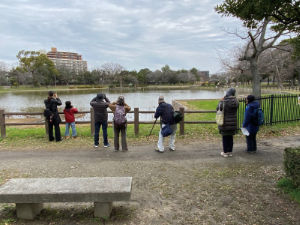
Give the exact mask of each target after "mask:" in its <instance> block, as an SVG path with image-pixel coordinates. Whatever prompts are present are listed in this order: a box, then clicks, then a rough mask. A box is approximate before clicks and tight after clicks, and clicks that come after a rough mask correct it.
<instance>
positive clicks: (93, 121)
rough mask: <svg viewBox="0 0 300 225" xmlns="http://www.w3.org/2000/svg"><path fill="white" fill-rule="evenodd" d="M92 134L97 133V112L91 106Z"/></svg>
mask: <svg viewBox="0 0 300 225" xmlns="http://www.w3.org/2000/svg"><path fill="white" fill-rule="evenodd" d="M90 110H91V135H92V136H94V134H95V113H94V109H93V108H91V109H90Z"/></svg>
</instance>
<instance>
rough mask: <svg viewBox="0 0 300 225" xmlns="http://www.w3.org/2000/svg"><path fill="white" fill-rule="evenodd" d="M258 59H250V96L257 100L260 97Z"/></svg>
mask: <svg viewBox="0 0 300 225" xmlns="http://www.w3.org/2000/svg"><path fill="white" fill-rule="evenodd" d="M257 62H258V57H255V58H251V60H250V70H251V75H252V78H253V81H252V94H253V95H254V96H255V97H256V98H259V97H260V96H261V86H260V81H261V76H260V75H259V73H258V66H257Z"/></svg>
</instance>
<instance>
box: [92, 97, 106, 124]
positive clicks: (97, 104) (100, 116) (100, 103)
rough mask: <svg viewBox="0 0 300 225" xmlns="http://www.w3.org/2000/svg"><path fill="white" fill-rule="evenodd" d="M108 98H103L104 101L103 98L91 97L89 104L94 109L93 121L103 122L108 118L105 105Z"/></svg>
mask: <svg viewBox="0 0 300 225" xmlns="http://www.w3.org/2000/svg"><path fill="white" fill-rule="evenodd" d="M109 103H110V102H109V100H108V99H107V98H105V102H104V100H103V99H99V98H93V99H92V101H91V102H90V105H91V106H92V107H93V109H94V115H95V123H97V122H101V123H102V122H105V121H107V119H108V115H107V107H108V105H109Z"/></svg>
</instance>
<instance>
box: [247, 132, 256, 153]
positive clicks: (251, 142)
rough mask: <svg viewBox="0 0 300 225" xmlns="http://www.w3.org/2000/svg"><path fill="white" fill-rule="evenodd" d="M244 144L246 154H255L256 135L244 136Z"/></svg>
mask: <svg viewBox="0 0 300 225" xmlns="http://www.w3.org/2000/svg"><path fill="white" fill-rule="evenodd" d="M246 142H247V151H248V152H255V151H256V150H257V145H256V133H254V134H253V133H252V134H249V136H246Z"/></svg>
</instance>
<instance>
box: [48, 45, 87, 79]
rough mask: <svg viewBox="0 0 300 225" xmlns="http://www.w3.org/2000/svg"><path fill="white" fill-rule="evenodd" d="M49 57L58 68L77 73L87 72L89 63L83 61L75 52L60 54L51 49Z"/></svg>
mask: <svg viewBox="0 0 300 225" xmlns="http://www.w3.org/2000/svg"><path fill="white" fill-rule="evenodd" d="M47 57H48V58H49V59H50V60H51V61H53V63H54V65H55V66H56V68H60V67H63V68H66V69H68V70H70V71H74V72H75V73H77V74H78V73H79V72H82V71H86V70H87V62H86V61H83V60H82V57H81V55H79V54H78V53H73V52H58V51H57V49H56V48H51V51H50V52H48V53H47Z"/></svg>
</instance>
